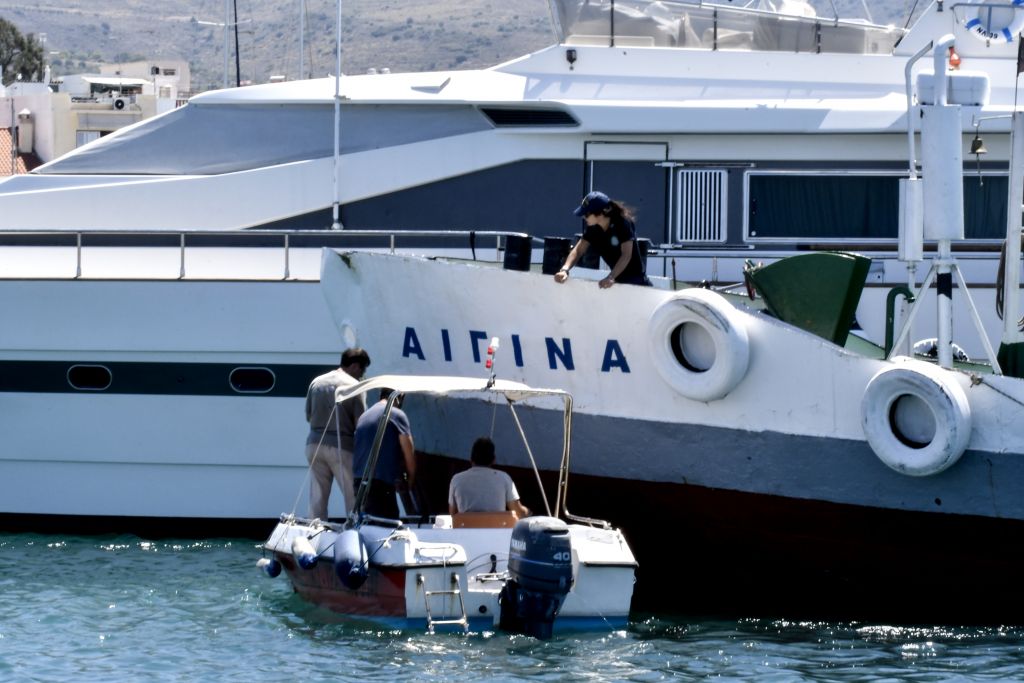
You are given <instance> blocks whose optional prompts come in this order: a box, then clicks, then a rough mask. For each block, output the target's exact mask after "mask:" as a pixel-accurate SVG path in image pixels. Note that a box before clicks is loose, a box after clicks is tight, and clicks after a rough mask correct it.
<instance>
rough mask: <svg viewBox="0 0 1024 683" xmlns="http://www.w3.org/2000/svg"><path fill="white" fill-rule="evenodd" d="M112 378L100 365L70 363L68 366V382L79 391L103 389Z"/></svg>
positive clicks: (108, 371) (106, 369)
mask: <svg viewBox="0 0 1024 683" xmlns="http://www.w3.org/2000/svg"><path fill="white" fill-rule="evenodd" d="M112 379H113V377H112V375H111V374H110V370H109V369H108V368H105V367H103V366H102V365H72V366H71V367H70V368H68V384H70V385H71V386H72V387H74V388H75V389H79V390H81V391H103V390H104V389H106V388H108V387H109V386H110V382H111V380H112Z"/></svg>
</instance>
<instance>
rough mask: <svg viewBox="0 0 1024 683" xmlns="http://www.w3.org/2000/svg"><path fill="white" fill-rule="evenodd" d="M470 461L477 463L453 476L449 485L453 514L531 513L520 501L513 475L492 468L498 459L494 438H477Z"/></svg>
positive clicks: (450, 505)
mask: <svg viewBox="0 0 1024 683" xmlns="http://www.w3.org/2000/svg"><path fill="white" fill-rule="evenodd" d="M469 460H470V462H471V463H473V466H472V467H470V468H469V469H468V470H466V471H465V472H459V473H458V474H456V475H455V476H454V477H452V483H451V486H449V488H448V511H449V512H450V513H451V514H453V515H456V514H459V513H460V512H500V511H503V510H511V511H512V512H514V513H516V515H517V516H518V517H527V516H529V514H530V511H529V510H527V509H526V507H524V506H523V504H522V503H520V502H519V492H518V491H516V485H515V483H513V481H512V477H510V476H508V475H507V474H506V473H504V472H502V471H500V470H496V469H494V468H493V467H492V465H494V460H495V457H494V442H493V441H491V440H490V439H488V438H487V437H481V438H479V439H477V440H476V441H474V442H473V450H472V451H471V452H470V456H469Z"/></svg>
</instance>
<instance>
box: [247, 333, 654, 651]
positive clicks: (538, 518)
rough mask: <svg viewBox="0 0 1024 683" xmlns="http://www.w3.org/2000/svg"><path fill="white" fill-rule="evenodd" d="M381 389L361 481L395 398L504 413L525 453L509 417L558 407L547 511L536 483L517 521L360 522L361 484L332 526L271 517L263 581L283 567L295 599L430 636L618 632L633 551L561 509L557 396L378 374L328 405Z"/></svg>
mask: <svg viewBox="0 0 1024 683" xmlns="http://www.w3.org/2000/svg"><path fill="white" fill-rule="evenodd" d="M494 345H496V344H494V342H492V346H494ZM383 387H387V388H390V389H392V390H393V392H394V393H392V394H391V396H390V398H389V399H388V401H387V403H386V407H385V415H384V417H383V418H382V419H381V421H380V426H379V427H378V432H377V435H376V438H375V441H374V448H373V450H372V451H371V453H370V456H369V460H368V463H367V466H366V472H373V471H374V466H375V464H376V461H377V458H378V456H379V453H380V446H381V441H382V437H383V430H384V429H386V426H387V424H388V416H389V415H390V414H391V411H392V409H393V407H394V405H395V401H396V399H397V397H398V396H399V395H417V394H419V395H423V394H426V395H428V396H430V397H431V398H433V399H436V400H442V401H446V402H447V401H449V400H451V401H452V405H454V409H452V410H450V411H449V412H448V413H447V415H448V417H449V418H450V419H452V420H458V419H459V418H458V412H457V411H458V404H459V402H460V401H461V400H482V401H488V402H492V403H494V405H495V409H497V408H498V407H502V406H507V408H508V410H511V411H512V417H513V419H514V421H515V424H516V425H517V427H518V432H519V434H520V435H521V436H522V438H523V443H524V445H525V446H526V449H527V452H528V453H530V452H531V451H530V446H529V444H528V443H527V442H526V435H525V432H524V431H523V429H522V425H521V422H520V420H519V417H518V415H517V414H516V406H517V405H521V404H523V403H524V402H525V403H526V404H529V403H530V402H538V401H539V402H546V403H547V405H549V406H550V405H551V404H552V402H556V401H560V402H561V404H562V406H563V410H564V412H563V415H564V421H563V424H564V429H563V435H564V436H563V440H562V448H561V467H560V468H559V476H558V486H557V493H556V495H555V505H554V508H550V507H549V506H548V497H547V494H546V493H545V492H544V490H543V489H544V487H543V485H542V484H541V478H540V476H539V474H538V475H537V477H536V482H537V486H538V488H539V489H540V491H539V499H541V500H543V501H544V507H545V508H547V509H546V510H545V514H540V515H533V516H530V517H525V518H523V519H517V518H516V515H515V513H514V512H511V511H502V512H475V513H472V512H471V513H462V514H455V515H442V514H437V515H429V514H428V515H405V516H404V517H403V518H402V519H383V518H379V517H374V516H371V515H369V514H367V513H366V512H365V507H366V501H367V494H368V492H369V488H370V486H371V485H372V480H371V479H369V478H367V477H364V478H363V479H362V481H361V482H360V483H359V487H358V492H357V494H356V497H355V502H354V509H353V512H352V514H351V515H350V517H349V518H348V519H346V520H345V521H344V523H334V522H329V521H325V520H319V519H312V520H310V519H302V518H299V517H296V516H295V515H294V514H288V515H282V516H281V519H280V521H279V522H278V524H277V526H276V527H275V528H274V531H273V532H272V533H271V535H270V538H269V539H268V540H267V542H266V543H265V544H264V552H265V553H266V556H265V557H263V558H262V559H261V560H260V561H259V565H260V566H261V567H262V568H263V570H264V571H265V572H266V573H267V574H268V575H270V576H272V577H275V576H277V575H278V574H280V572H281V569H282V568H283V569H284V571H285V573H287V574H288V577H289V578H290V579H291V582H292V586H293V588H294V590H295V592H297V593H298V594H299V595H301V596H302V597H303V598H304V599H306V600H307V601H309V602H310V603H313V604H315V605H317V606H320V607H325V608H328V609H330V610H332V611H334V612H337V613H340V614H343V615H348V616H352V617H355V618H359V619H369V620H372V621H374V622H377V623H381V624H383V625H387V626H390V627H400V628H411V629H425V630H426V631H427V632H431V633H432V632H434V631H435V630H437V629H439V628H445V629H447V630H459V629H461V630H463V631H469V630H471V629H472V630H480V631H487V630H496V629H500V630H503V631H507V632H512V633H523V634H527V635H531V636H535V637H538V638H548V637H550V636H551V635H552V633H553V632H554V631H579V630H595V629H601V630H605V629H616V628H623V627H625V625H626V624H627V621H628V618H629V608H630V601H631V599H632V595H633V585H634V581H635V571H636V567H637V563H636V560H635V558H634V556H633V552H632V550H631V549H630V547H629V544H628V543H627V542H626V539H625V537H624V536H623V535H622V533H621V531H620V530H618V529H616V528H612V527H611V525H609V524H608V523H607V522H604V521H601V520H597V519H590V518H585V517H579V516H575V515H572V514H570V513H569V511H568V508H567V501H566V497H567V492H568V485H567V484H568V481H567V480H568V476H569V455H570V434H571V424H572V397H571V396H570V395H569V394H568V393H566V392H564V391H560V390H553V389H534V388H532V387H529V386H527V385H525V384H520V383H517V382H511V381H503V380H497V379H495V378H494V377H493V375H492V376H491V377H490V378H489V379H487V378H467V377H443V376H429V377H425V376H405V375H385V376H381V377H376V378H373V379H369V380H365V381H363V382H360V383H358V384H356V385H353V386H350V387H342V388H340V389H339V390H338V393H337V395H336V397H335V398H336V402H337V403H340V402H342V401H344V400H346V399H349V398H352V397H354V396H359V395H361V394H364V393H366V392H368V391H371V390H374V389H380V388H383ZM446 405H447V403H446ZM531 460H532V453H531ZM421 467H422V465H421ZM534 467H535V472H536V464H534ZM519 488H520V490H523V487H522V486H521V485H520V486H519ZM404 509H405V508H404V506H402V507H400V510H403V511H404Z"/></svg>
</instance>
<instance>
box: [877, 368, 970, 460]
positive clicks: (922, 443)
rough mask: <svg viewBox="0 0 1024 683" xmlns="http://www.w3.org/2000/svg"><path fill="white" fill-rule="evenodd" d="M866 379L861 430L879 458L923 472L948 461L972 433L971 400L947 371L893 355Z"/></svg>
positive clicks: (956, 454)
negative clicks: (892, 363) (888, 363)
mask: <svg viewBox="0 0 1024 683" xmlns="http://www.w3.org/2000/svg"><path fill="white" fill-rule="evenodd" d="M897 360H900V361H902V362H899V363H898V364H897V365H896V366H895V367H888V368H885V369H883V370H880V371H879V372H877V373H876V374H875V376H874V377H872V378H871V381H869V382H868V385H867V388H866V389H865V390H864V396H863V398H862V399H861V404H860V410H861V422H862V425H863V428H864V436H865V438H866V439H867V442H868V444H869V445H870V446H871V450H873V451H874V452H875V455H877V456H878V458H879V460H881V461H882V462H883V463H885V464H886V465H888V466H889V467H891V468H892V469H894V470H896V471H897V472H899V473H901V474H906V475H909V476H912V477H926V476H929V475H932V474H938V473H939V472H942V471H943V470H945V469H947V468H949V467H951V466H952V465H953V464H954V463H956V461H957V460H959V459H960V456H961V455H963V453H964V450H966V448H967V442H968V441H969V440H970V438H971V405H970V403H969V402H968V401H967V394H966V393H965V392H964V390H963V387H961V386H960V384H959V383H957V381H956V378H955V376H954V374H953V373H952V372H951V371H948V370H943V369H941V368H938V367H936V366H934V365H931V364H930V363H925V362H923V361H918V360H911V359H907V358H900V359H897Z"/></svg>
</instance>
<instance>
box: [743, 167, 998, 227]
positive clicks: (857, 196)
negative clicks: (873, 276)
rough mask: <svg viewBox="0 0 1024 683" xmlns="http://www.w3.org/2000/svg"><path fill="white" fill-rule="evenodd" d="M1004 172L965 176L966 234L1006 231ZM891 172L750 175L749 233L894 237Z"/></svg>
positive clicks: (895, 189)
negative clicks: (871, 173) (980, 176)
mask: <svg viewBox="0 0 1024 683" xmlns="http://www.w3.org/2000/svg"><path fill="white" fill-rule="evenodd" d="M1007 182H1008V181H1007V177H1006V176H1005V175H986V176H983V177H982V178H981V179H980V182H979V178H978V176H977V175H976V174H972V173H971V172H970V171H967V172H966V173H965V175H964V236H965V237H966V238H967V239H999V238H1000V237H1001V236H1004V235H1005V234H1006V187H1007ZM899 202H900V199H899V177H898V176H895V175H891V176H890V175H831V176H830V175H817V174H816V175H799V174H785V175H783V174H780V175H757V174H751V176H750V198H749V204H748V205H747V210H748V212H749V217H750V222H749V236H750V237H752V238H758V239H772V238H781V239H840V238H842V239H865V240H870V239H893V240H895V239H897V238H898V237H899Z"/></svg>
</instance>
